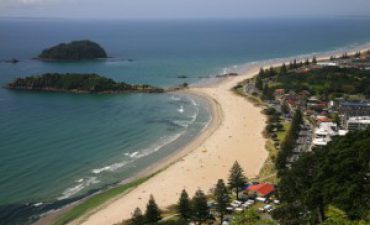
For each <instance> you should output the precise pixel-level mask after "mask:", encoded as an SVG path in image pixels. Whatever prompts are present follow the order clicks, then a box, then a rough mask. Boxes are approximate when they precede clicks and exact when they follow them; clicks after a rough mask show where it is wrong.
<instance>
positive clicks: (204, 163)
mask: <svg viewBox="0 0 370 225" xmlns="http://www.w3.org/2000/svg"><path fill="white" fill-rule="evenodd" d="M257 71H258V67H254V68H251V69H249V70H248V71H247V72H246V73H245V74H243V75H240V76H237V77H229V78H226V79H225V80H223V81H222V82H219V83H217V84H214V85H211V86H209V87H201V88H191V89H190V90H189V93H190V94H196V95H199V96H201V97H203V98H207V99H209V101H210V102H211V103H212V108H213V110H212V111H213V113H212V121H211V122H210V124H209V125H208V128H207V129H206V130H205V131H204V132H203V133H202V134H201V135H200V136H199V137H198V138H196V139H195V140H193V141H192V142H191V143H189V145H187V146H186V147H185V149H182V150H180V151H179V152H180V153H179V154H180V155H176V156H172V157H170V158H169V159H167V164H170V163H171V162H173V161H174V160H177V161H176V163H173V164H171V165H170V166H169V167H168V168H167V169H165V170H164V171H163V172H161V173H159V174H158V175H156V176H155V177H153V178H151V179H150V180H149V181H147V182H145V183H144V184H142V185H140V186H139V187H137V188H136V189H134V190H132V191H131V192H130V193H128V194H126V195H124V196H122V197H119V198H117V199H115V200H113V201H111V202H109V203H107V204H105V205H103V206H102V207H100V208H99V209H98V210H96V211H95V212H93V213H91V214H90V215H88V216H85V218H81V219H80V220H79V221H75V222H74V223H73V224H84V225H101V224H115V223H119V222H121V221H122V220H124V219H129V218H130V217H131V213H132V211H133V210H134V209H135V208H136V207H140V208H142V209H144V208H145V205H146V203H147V201H148V199H149V196H150V195H151V194H152V195H154V197H155V199H156V201H157V203H158V204H159V206H160V207H166V206H169V205H171V204H175V203H176V201H177V200H178V198H179V194H180V192H181V190H182V189H184V188H185V189H186V190H187V191H188V193H189V194H190V195H193V194H194V192H195V191H196V190H197V189H199V188H200V189H202V190H204V191H205V192H208V191H209V189H210V188H211V187H212V186H213V185H214V184H215V183H216V182H217V180H218V179H220V178H222V179H227V176H228V172H229V169H230V168H231V166H232V164H233V163H234V161H235V160H238V162H239V163H240V164H241V166H242V167H243V169H244V170H245V172H246V175H247V176H248V177H255V176H257V175H258V172H259V170H260V168H261V167H262V165H263V162H264V161H265V159H266V157H267V152H266V150H265V147H264V146H265V139H264V137H263V136H262V131H263V129H264V127H265V117H264V115H262V114H261V113H260V111H261V109H260V108H258V107H255V106H253V105H252V104H251V103H249V102H248V101H247V100H246V99H245V98H243V97H241V96H238V95H236V94H235V93H233V92H232V91H231V90H230V89H231V88H232V87H233V86H235V85H236V84H237V83H238V82H240V81H242V80H244V79H246V78H248V77H251V76H253V75H254V74H256V72H257ZM181 154H182V155H181ZM176 158H177V159H176ZM153 170H154V168H153Z"/></svg>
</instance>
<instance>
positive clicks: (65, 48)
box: [38, 40, 107, 60]
mask: <svg viewBox="0 0 370 225" xmlns="http://www.w3.org/2000/svg"><path fill="white" fill-rule="evenodd" d="M38 58H40V59H42V60H83V59H97V58H107V53H106V52H105V50H104V49H103V48H102V47H101V46H100V45H99V44H97V43H95V42H92V41H89V40H81V41H72V42H70V43H61V44H58V45H56V46H53V47H50V48H47V49H45V50H43V51H42V53H41V54H40V55H39V56H38Z"/></svg>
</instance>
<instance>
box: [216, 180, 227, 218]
mask: <svg viewBox="0 0 370 225" xmlns="http://www.w3.org/2000/svg"><path fill="white" fill-rule="evenodd" d="M213 195H214V198H215V200H216V203H217V205H216V210H217V212H218V213H219V214H220V221H221V224H222V222H223V220H224V215H225V213H226V208H227V206H228V204H229V203H230V197H229V193H228V191H227V187H226V185H225V183H224V181H223V180H222V179H220V180H218V182H217V185H216V189H215V191H214V193H213Z"/></svg>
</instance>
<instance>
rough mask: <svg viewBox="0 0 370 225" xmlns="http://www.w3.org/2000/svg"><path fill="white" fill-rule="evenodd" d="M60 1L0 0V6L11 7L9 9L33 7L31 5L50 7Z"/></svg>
mask: <svg viewBox="0 0 370 225" xmlns="http://www.w3.org/2000/svg"><path fill="white" fill-rule="evenodd" d="M57 2H61V0H0V7H1V6H11V7H18V6H19V7H23V6H33V5H38V6H40V5H50V4H54V3H57Z"/></svg>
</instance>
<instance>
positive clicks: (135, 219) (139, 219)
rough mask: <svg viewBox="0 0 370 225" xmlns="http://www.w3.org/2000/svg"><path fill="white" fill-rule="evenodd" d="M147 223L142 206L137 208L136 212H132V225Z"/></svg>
mask: <svg viewBox="0 0 370 225" xmlns="http://www.w3.org/2000/svg"><path fill="white" fill-rule="evenodd" d="M144 223H145V218H144V215H143V213H142V212H141V209H140V208H136V209H135V211H134V213H132V217H131V221H130V225H143V224H144Z"/></svg>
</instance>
